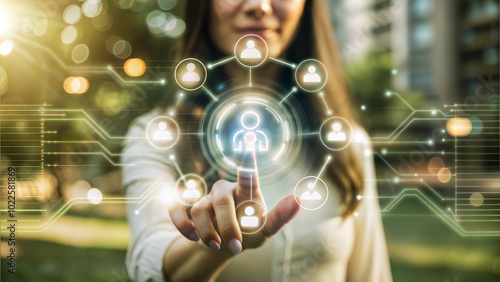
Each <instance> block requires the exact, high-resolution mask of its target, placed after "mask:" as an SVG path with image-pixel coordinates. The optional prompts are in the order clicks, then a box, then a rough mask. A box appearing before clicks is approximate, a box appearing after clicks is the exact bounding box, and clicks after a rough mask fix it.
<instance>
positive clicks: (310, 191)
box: [300, 182, 323, 201]
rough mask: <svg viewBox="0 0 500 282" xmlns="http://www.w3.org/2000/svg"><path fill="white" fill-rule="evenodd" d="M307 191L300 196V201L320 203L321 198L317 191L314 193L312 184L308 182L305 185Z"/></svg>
mask: <svg viewBox="0 0 500 282" xmlns="http://www.w3.org/2000/svg"><path fill="white" fill-rule="evenodd" d="M307 188H308V190H307V191H305V192H304V193H302V195H300V199H301V200H306V201H307V200H312V201H320V200H321V199H322V198H323V197H321V194H320V193H318V192H317V191H314V182H310V183H308V184H307Z"/></svg>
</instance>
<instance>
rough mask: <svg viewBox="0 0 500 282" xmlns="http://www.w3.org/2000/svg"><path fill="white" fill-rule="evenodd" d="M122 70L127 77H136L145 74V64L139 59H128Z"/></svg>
mask: <svg viewBox="0 0 500 282" xmlns="http://www.w3.org/2000/svg"><path fill="white" fill-rule="evenodd" d="M123 69H124V71H125V73H126V74H127V75H128V76H132V77H138V76H141V75H143V74H144V73H145V72H146V63H145V62H144V61H143V60H142V59H139V58H133V59H128V60H127V61H126V62H125V64H124V65H123Z"/></svg>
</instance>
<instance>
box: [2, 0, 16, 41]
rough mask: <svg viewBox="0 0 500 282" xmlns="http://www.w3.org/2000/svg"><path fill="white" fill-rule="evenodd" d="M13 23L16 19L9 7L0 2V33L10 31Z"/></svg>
mask: <svg viewBox="0 0 500 282" xmlns="http://www.w3.org/2000/svg"><path fill="white" fill-rule="evenodd" d="M13 25H14V21H13V18H12V15H11V14H10V13H9V9H8V7H7V6H6V5H5V4H4V3H2V2H0V35H3V34H6V33H8V32H9V31H10V29H11V28H12V26H13Z"/></svg>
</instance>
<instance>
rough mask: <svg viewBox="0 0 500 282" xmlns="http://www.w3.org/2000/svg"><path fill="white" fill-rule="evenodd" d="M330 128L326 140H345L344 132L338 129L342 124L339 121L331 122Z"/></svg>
mask: <svg viewBox="0 0 500 282" xmlns="http://www.w3.org/2000/svg"><path fill="white" fill-rule="evenodd" d="M332 129H333V131H331V132H330V133H328V138H327V139H328V141H333V142H342V141H345V139H346V136H345V133H344V132H342V131H340V130H341V129H342V125H341V124H340V123H339V122H334V123H333V124H332Z"/></svg>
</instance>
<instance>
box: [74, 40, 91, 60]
mask: <svg viewBox="0 0 500 282" xmlns="http://www.w3.org/2000/svg"><path fill="white" fill-rule="evenodd" d="M88 57H89V47H87V45H85V44H78V45H76V46H75V48H73V52H71V58H72V59H73V62H75V63H77V64H81V63H83V62H85V61H86V60H87V58H88Z"/></svg>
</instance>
